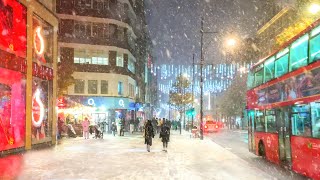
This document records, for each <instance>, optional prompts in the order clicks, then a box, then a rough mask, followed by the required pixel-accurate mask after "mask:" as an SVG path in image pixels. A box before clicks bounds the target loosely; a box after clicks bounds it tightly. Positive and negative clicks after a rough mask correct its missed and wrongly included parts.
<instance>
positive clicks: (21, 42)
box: [0, 0, 27, 57]
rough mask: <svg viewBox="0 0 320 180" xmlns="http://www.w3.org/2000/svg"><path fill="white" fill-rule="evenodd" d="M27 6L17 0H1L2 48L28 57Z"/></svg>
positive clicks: (0, 42) (0, 25) (0, 44)
mask: <svg viewBox="0 0 320 180" xmlns="http://www.w3.org/2000/svg"><path fill="white" fill-rule="evenodd" d="M26 31H27V29H26V8H25V7H24V6H22V5H21V4H20V3H19V2H18V1H16V0H6V1H3V0H0V33H1V38H0V50H4V51H7V52H10V53H14V54H15V55H17V56H20V57H26V49H27V48H26V47H27V38H26Z"/></svg>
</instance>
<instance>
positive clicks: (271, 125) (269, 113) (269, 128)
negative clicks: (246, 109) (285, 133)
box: [265, 110, 277, 133]
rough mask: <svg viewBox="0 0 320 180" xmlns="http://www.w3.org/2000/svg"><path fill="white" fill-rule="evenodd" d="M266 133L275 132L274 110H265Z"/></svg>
mask: <svg viewBox="0 0 320 180" xmlns="http://www.w3.org/2000/svg"><path fill="white" fill-rule="evenodd" d="M265 123H266V132H271V133H274V132H277V124H276V115H275V111H274V110H266V116H265Z"/></svg>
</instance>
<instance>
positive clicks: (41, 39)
mask: <svg viewBox="0 0 320 180" xmlns="http://www.w3.org/2000/svg"><path fill="white" fill-rule="evenodd" d="M41 30H42V28H41V27H40V26H38V27H37V28H36V31H35V35H34V42H33V44H34V49H35V51H36V53H37V54H38V55H42V54H43V52H44V39H43V37H42V35H41ZM36 37H38V38H39V42H40V50H39V51H38V48H37V45H36Z"/></svg>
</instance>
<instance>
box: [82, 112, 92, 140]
mask: <svg viewBox="0 0 320 180" xmlns="http://www.w3.org/2000/svg"><path fill="white" fill-rule="evenodd" d="M89 125H90V122H89V120H88V118H87V117H86V118H84V121H83V122H82V130H83V137H84V139H89Z"/></svg>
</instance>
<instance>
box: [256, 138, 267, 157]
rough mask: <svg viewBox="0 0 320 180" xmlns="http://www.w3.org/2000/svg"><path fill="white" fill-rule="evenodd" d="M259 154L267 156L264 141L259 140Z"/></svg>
mask: <svg viewBox="0 0 320 180" xmlns="http://www.w3.org/2000/svg"><path fill="white" fill-rule="evenodd" d="M258 146H259V156H262V157H263V158H265V157H266V150H265V147H264V144H263V142H262V141H260V142H259V145H258Z"/></svg>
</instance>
